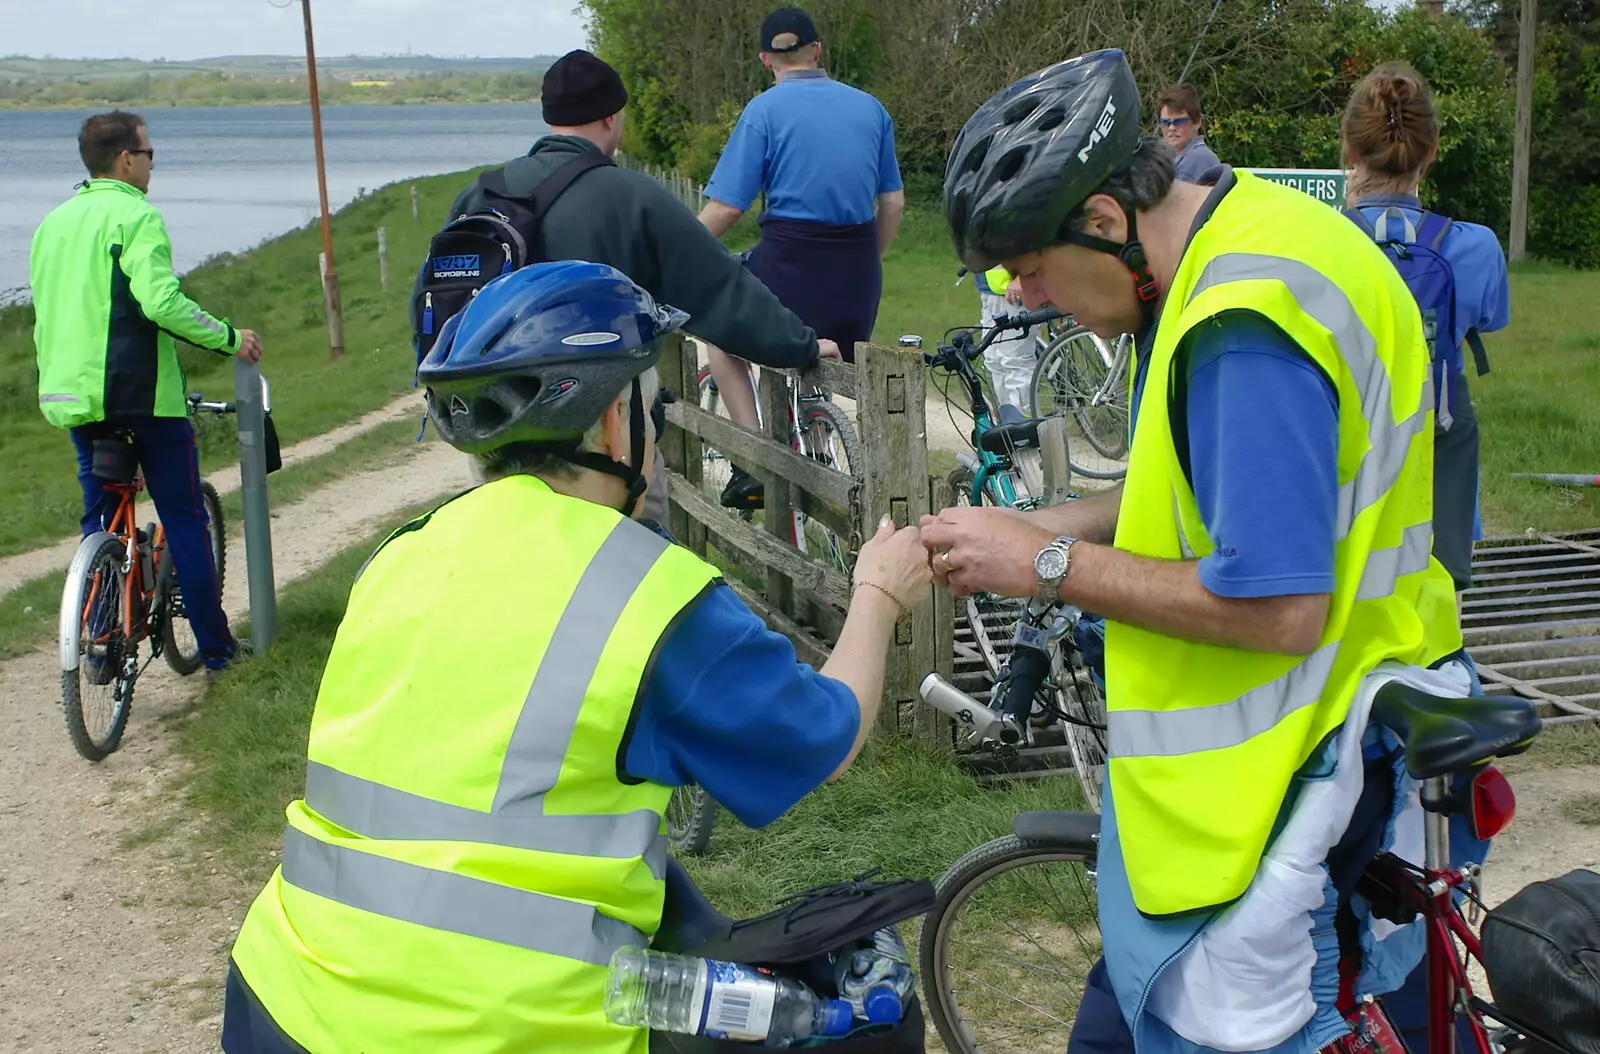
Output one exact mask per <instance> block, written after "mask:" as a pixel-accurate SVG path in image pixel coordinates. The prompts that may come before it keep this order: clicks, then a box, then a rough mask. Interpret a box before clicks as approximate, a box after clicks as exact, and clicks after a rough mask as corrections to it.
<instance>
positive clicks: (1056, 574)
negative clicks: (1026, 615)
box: [1033, 535, 1078, 600]
mask: <svg viewBox="0 0 1600 1054" xmlns="http://www.w3.org/2000/svg"><path fill="white" fill-rule="evenodd" d="M1077 540H1078V539H1076V538H1068V537H1066V536H1065V535H1061V536H1059V537H1057V538H1056V539H1055V540H1054V541H1052V542H1051V543H1050V544H1049V545H1047V546H1045V547H1044V548H1043V549H1040V550H1039V555H1038V556H1035V557H1034V558H1033V573H1034V574H1036V575H1038V576H1039V586H1038V589H1037V590H1036V591H1035V594H1034V595H1035V596H1037V597H1039V599H1041V600H1057V599H1059V594H1060V589H1061V583H1062V581H1063V580H1065V579H1066V577H1067V568H1068V567H1070V566H1071V565H1072V546H1073V543H1075V542H1076V541H1077Z"/></svg>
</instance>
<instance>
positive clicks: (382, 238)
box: [378, 227, 389, 293]
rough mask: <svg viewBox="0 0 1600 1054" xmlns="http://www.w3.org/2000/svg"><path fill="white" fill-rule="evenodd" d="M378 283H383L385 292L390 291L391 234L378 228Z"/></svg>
mask: <svg viewBox="0 0 1600 1054" xmlns="http://www.w3.org/2000/svg"><path fill="white" fill-rule="evenodd" d="M378 281H379V282H381V283H383V291H384V292H385V293H387V292H388V291H389V234H388V231H387V230H386V229H385V228H383V227H379V228H378Z"/></svg>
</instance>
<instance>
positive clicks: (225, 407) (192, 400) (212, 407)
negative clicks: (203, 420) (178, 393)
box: [189, 392, 239, 417]
mask: <svg viewBox="0 0 1600 1054" xmlns="http://www.w3.org/2000/svg"><path fill="white" fill-rule="evenodd" d="M201 410H204V411H206V412H208V413H213V414H216V415H217V416H218V417H221V416H222V415H223V414H232V413H238V412H239V408H238V407H237V406H235V405H234V404H233V403H216V402H207V401H206V399H205V397H204V396H203V395H201V394H200V393H199V392H190V393H189V412H190V413H198V412H199V411H201Z"/></svg>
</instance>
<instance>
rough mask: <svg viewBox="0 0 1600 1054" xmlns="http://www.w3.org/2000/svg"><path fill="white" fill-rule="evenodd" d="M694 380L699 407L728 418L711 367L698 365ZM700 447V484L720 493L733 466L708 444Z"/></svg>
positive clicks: (715, 493) (715, 492)
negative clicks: (697, 391) (698, 370)
mask: <svg viewBox="0 0 1600 1054" xmlns="http://www.w3.org/2000/svg"><path fill="white" fill-rule="evenodd" d="M695 380H696V382H697V384H698V386H699V399H700V409H702V410H704V411H705V412H706V413H708V414H714V415H716V416H717V417H721V418H724V419H728V412H727V410H726V409H725V408H724V407H723V405H722V393H721V392H719V391H718V390H717V381H716V378H714V377H712V376H711V367H710V366H702V367H700V372H699V373H697V374H696V375H695ZM696 445H698V443H696ZM702 449H703V451H704V453H703V454H702V458H701V462H700V485H701V487H702V488H703V489H704V490H706V491H708V492H709V493H711V494H712V495H720V494H721V493H722V489H723V488H724V487H726V486H727V485H728V477H729V476H731V475H732V474H733V466H732V464H731V463H730V462H729V461H728V458H727V456H726V455H724V454H722V453H721V452H720V451H717V450H713V449H712V448H711V447H710V446H706V447H703V448H702Z"/></svg>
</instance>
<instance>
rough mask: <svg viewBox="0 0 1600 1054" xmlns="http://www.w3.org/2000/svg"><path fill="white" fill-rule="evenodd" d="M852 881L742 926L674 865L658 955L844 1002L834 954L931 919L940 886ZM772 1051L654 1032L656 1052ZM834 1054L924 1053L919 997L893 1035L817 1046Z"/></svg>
mask: <svg viewBox="0 0 1600 1054" xmlns="http://www.w3.org/2000/svg"><path fill="white" fill-rule="evenodd" d="M871 877H872V873H871V872H868V873H867V874H864V875H858V876H857V877H856V878H855V879H853V880H852V881H849V882H840V883H837V884H836V885H831V886H818V887H815V888H813V889H808V890H804V891H802V892H800V893H796V894H794V895H793V896H791V897H788V898H787V899H786V900H785V901H784V902H783V904H782V905H780V906H779V907H778V908H777V909H776V910H775V911H770V912H768V913H767V914H765V915H761V916H759V917H757V918H753V919H744V920H742V921H735V920H732V919H728V918H726V917H724V916H723V915H721V914H720V913H718V912H717V910H716V909H715V908H713V907H712V906H711V905H710V903H709V902H708V901H707V900H706V899H705V895H704V894H703V893H701V892H700V889H699V887H697V886H696V885H695V884H694V880H693V879H692V878H690V877H689V873H688V872H687V871H685V870H684V869H683V865H682V864H680V863H678V861H677V860H675V859H671V858H669V859H668V862H667V896H666V904H665V906H664V908H663V910H662V916H661V928H660V930H658V931H657V933H656V937H655V940H654V941H652V942H651V947H652V948H654V949H655V950H656V951H664V952H678V953H680V954H684V955H698V956H702V957H704V958H707V959H722V960H724V961H727V962H735V963H746V964H748V965H750V966H760V967H765V968H767V969H769V970H771V971H772V972H773V973H775V974H777V975H778V976H780V977H787V978H791V979H793V980H796V981H800V982H802V983H803V984H805V985H806V987H808V988H810V989H811V990H812V991H813V992H816V993H817V994H818V995H822V996H827V997H829V998H837V997H838V995H839V992H838V989H837V987H836V986H835V982H834V978H833V966H832V964H831V962H830V961H829V953H830V952H836V951H839V950H841V949H844V948H854V947H856V946H857V942H863V943H870V941H871V937H872V935H873V934H874V933H876V932H877V931H878V930H880V929H882V928H883V927H885V926H892V925H894V924H896V923H899V922H904V921H905V920H907V919H912V918H916V917H918V916H920V915H925V914H927V912H929V911H931V910H932V909H933V901H934V890H933V883H931V882H929V881H928V880H927V879H917V880H915V881H913V880H911V879H898V880H894V881H889V882H871V881H868V879H870V878H871ZM765 1049H769V1048H766V1047H764V1046H762V1045H760V1044H755V1043H738V1042H734V1041H732V1040H722V1039H710V1038H708V1037H705V1036H684V1035H678V1034H675V1033H669V1032H652V1033H651V1034H650V1054H736V1052H739V1051H743V1052H745V1054H749V1052H750V1051H756V1050H765ZM815 1049H816V1050H818V1051H828V1052H830V1054H925V1051H926V1050H927V1030H926V1026H925V1025H924V1023H923V1018H922V1006H921V1004H920V1003H919V1002H918V999H917V996H916V994H915V993H912V995H911V998H910V999H908V1000H907V1001H906V1007H905V1012H904V1014H903V1015H902V1016H901V1018H900V1021H899V1023H898V1024H896V1025H895V1026H894V1027H893V1028H891V1029H888V1030H887V1031H876V1032H860V1033H857V1034H855V1035H851V1036H847V1037H843V1038H841V1039H839V1040H836V1041H834V1042H831V1043H826V1044H821V1045H819V1046H817V1047H816V1048H815Z"/></svg>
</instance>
